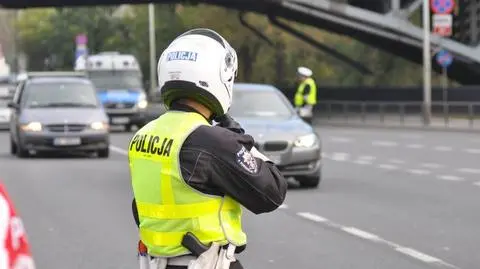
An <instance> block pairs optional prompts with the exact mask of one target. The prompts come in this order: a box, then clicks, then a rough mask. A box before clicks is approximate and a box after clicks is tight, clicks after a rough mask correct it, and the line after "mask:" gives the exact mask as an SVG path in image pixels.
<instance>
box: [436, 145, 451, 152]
mask: <svg viewBox="0 0 480 269" xmlns="http://www.w3.org/2000/svg"><path fill="white" fill-rule="evenodd" d="M433 149H434V150H436V151H452V148H451V147H447V146H436V147H434V148H433Z"/></svg>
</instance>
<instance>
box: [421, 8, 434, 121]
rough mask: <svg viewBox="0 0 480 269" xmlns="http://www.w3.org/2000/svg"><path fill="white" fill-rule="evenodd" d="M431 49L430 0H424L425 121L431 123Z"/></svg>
mask: <svg viewBox="0 0 480 269" xmlns="http://www.w3.org/2000/svg"><path fill="white" fill-rule="evenodd" d="M431 59H432V56H431V50H430V0H423V123H424V124H425V125H430V122H431V117H432V113H431V102H432V74H431V72H432V62H431Z"/></svg>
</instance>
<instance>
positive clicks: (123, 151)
mask: <svg viewBox="0 0 480 269" xmlns="http://www.w3.org/2000/svg"><path fill="white" fill-rule="evenodd" d="M110 150H111V151H114V152H116V153H118V154H120V155H125V156H127V155H128V151H127V150H124V149H122V148H119V147H117V146H112V145H110Z"/></svg>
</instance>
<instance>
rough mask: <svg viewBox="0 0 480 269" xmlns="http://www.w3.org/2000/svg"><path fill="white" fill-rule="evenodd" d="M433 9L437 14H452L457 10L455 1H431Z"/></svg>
mask: <svg viewBox="0 0 480 269" xmlns="http://www.w3.org/2000/svg"><path fill="white" fill-rule="evenodd" d="M430 3H431V8H432V10H433V12H434V13H436V14H450V13H452V12H453V9H454V8H455V1H454V0H431V2H430Z"/></svg>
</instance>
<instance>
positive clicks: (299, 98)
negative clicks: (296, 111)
mask: <svg viewBox="0 0 480 269" xmlns="http://www.w3.org/2000/svg"><path fill="white" fill-rule="evenodd" d="M307 85H308V86H310V92H309V93H308V96H307V100H306V103H307V105H315V104H316V103H317V85H316V84H315V81H314V80H313V79H312V78H307V79H305V80H304V81H302V83H300V85H298V88H297V92H296V93H295V100H294V103H295V106H296V107H301V106H303V105H304V104H305V100H304V97H303V92H304V90H305V86H307Z"/></svg>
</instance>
